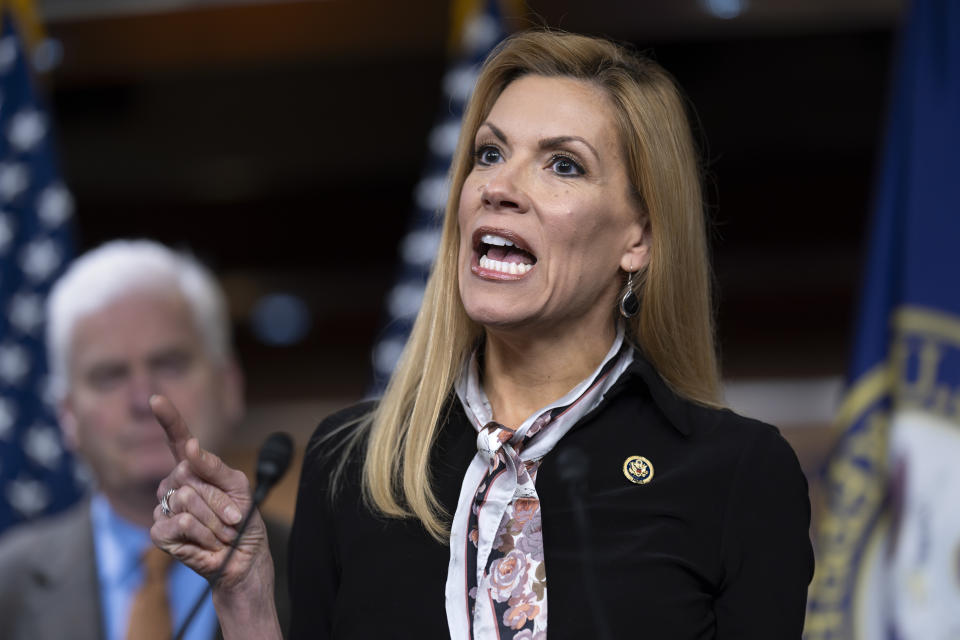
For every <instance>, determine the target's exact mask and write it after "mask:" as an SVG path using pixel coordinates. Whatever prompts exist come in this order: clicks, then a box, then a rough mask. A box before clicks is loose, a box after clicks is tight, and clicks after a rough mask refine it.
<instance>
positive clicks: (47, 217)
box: [37, 183, 73, 229]
mask: <svg viewBox="0 0 960 640" xmlns="http://www.w3.org/2000/svg"><path fill="white" fill-rule="evenodd" d="M37 215H38V216H40V220H42V221H43V224H45V225H47V228H49V229H55V228H56V227H59V226H60V225H61V224H63V223H64V222H66V221H67V219H68V218H69V217H70V216H71V215H73V196H72V195H70V191H69V190H68V189H67V188H66V187H65V186H63V184H60V183H57V184H52V185H50V186H49V187H47V188H46V189H44V190H43V191H41V192H40V196H39V197H38V198H37Z"/></svg>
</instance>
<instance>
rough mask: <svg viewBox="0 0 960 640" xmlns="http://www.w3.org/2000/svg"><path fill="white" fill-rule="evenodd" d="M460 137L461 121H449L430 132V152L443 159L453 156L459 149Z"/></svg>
mask: <svg viewBox="0 0 960 640" xmlns="http://www.w3.org/2000/svg"><path fill="white" fill-rule="evenodd" d="M459 137H460V121H459V120H447V121H446V122H444V123H443V124H441V125H438V126H436V127H434V129H433V131H431V132H430V151H432V152H433V153H434V154H435V155H438V156H442V157H447V156H452V155H453V152H454V151H456V149H457V139H458V138H459Z"/></svg>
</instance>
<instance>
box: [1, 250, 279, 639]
mask: <svg viewBox="0 0 960 640" xmlns="http://www.w3.org/2000/svg"><path fill="white" fill-rule="evenodd" d="M47 311H48V313H47V315H48V325H47V342H48V350H49V354H50V370H51V378H52V380H51V382H52V385H53V390H54V393H55V394H56V397H57V399H58V415H59V420H60V425H61V428H62V430H63V435H64V440H65V442H66V443H67V445H68V446H69V447H70V448H71V449H72V450H73V451H75V452H76V453H77V454H78V456H79V457H80V458H81V459H82V460H84V461H85V462H86V463H87V464H88V465H89V467H90V470H91V471H92V473H93V476H94V479H95V480H96V486H95V491H94V493H93V496H92V498H91V499H90V500H88V501H85V502H83V503H82V504H80V505H79V506H77V507H75V508H73V509H71V510H70V511H68V512H66V513H64V514H61V515H59V516H56V517H54V518H51V519H48V520H45V521H42V522H37V523H33V524H28V525H24V526H22V527H19V528H16V529H14V530H13V531H12V532H10V533H9V534H8V535H7V536H5V538H4V539H0V639H2V640H6V639H11V640H13V639H17V640H19V639H27V638H30V639H33V640H45V639H53V638H57V639H61V638H72V639H90V640H132V639H133V638H137V639H138V640H139V639H142V638H150V637H154V636H156V637H158V638H170V637H171V632H172V630H176V629H177V628H178V627H179V626H180V624H181V623H182V621H183V620H184V619H185V618H186V617H187V615H188V611H189V610H190V608H191V606H192V605H193V603H194V601H195V600H196V598H197V597H198V595H199V594H200V593H201V592H202V591H203V589H204V588H205V586H206V581H205V580H204V579H203V578H201V577H200V576H198V575H196V574H195V573H193V572H192V571H191V570H189V569H187V568H186V567H184V566H183V565H180V564H176V563H173V564H172V565H169V560H167V558H168V556H165V555H164V554H162V553H161V554H159V556H158V554H157V553H156V552H157V551H158V550H156V549H155V548H154V547H153V546H152V544H151V542H150V537H149V528H150V526H151V525H152V524H153V511H154V508H155V507H156V505H157V495H156V492H157V486H158V484H159V482H160V480H161V479H162V478H163V477H164V476H165V475H167V474H168V473H169V472H170V471H171V469H172V468H173V464H174V459H173V455H172V454H171V452H170V450H169V448H168V446H167V442H166V438H165V436H164V432H163V429H161V428H160V426H159V425H158V424H157V422H156V419H155V418H154V417H153V413H152V412H151V410H150V406H149V404H148V401H149V398H150V396H151V395H153V394H154V393H162V394H164V395H166V396H167V397H168V398H170V399H171V400H172V401H173V402H174V403H175V404H176V406H177V407H178V408H179V410H180V412H181V413H182V414H183V417H184V419H185V420H186V421H187V424H189V425H190V428H191V429H192V430H193V433H194V434H195V435H196V436H197V438H198V439H199V440H200V443H201V445H202V446H203V447H205V448H209V449H212V450H214V451H217V450H219V449H220V448H221V445H222V444H223V443H224V441H225V439H226V438H227V437H229V434H230V432H231V430H232V428H233V427H235V426H236V425H237V423H238V422H239V421H240V419H241V418H242V416H243V411H244V403H243V394H242V391H243V390H242V376H241V372H240V370H239V368H238V366H237V363H236V361H235V359H234V357H233V353H232V350H231V347H230V332H229V323H228V318H227V312H226V304H225V300H224V296H223V293H222V292H221V291H220V289H219V288H218V286H217V285H216V283H215V281H214V279H213V277H212V276H211V274H210V273H209V272H208V271H207V270H206V269H205V268H203V267H202V266H201V265H200V264H199V263H197V262H196V261H195V260H193V259H192V258H190V257H188V256H185V255H181V254H178V253H175V252H173V251H171V250H169V249H167V248H166V247H164V246H162V245H159V244H156V243H154V242H150V241H114V242H110V243H108V244H106V245H104V246H102V247H100V248H98V249H95V250H93V251H91V252H89V253H87V254H85V255H84V256H82V257H80V258H79V259H78V260H76V261H75V262H74V263H73V265H72V266H71V267H70V269H69V270H68V271H67V272H66V273H65V274H64V275H63V277H62V278H61V279H60V280H59V281H58V282H57V283H56V284H55V285H54V288H53V290H52V292H51V295H50V299H49V304H48V309H47ZM268 530H269V533H268V535H269V538H270V544H271V548H272V550H273V553H274V554H275V555H274V559H275V561H276V564H277V582H276V584H277V588H278V592H279V591H281V590H285V588H286V575H285V569H286V559H285V553H284V549H283V547H285V545H286V532H285V531H284V530H282V528H277V527H271V526H269V525H268ZM151 550H153V551H152V552H151ZM148 552H150V553H148ZM278 553H279V555H276V554H278ZM279 600H280V602H278V608H279V610H281V611H284V610H285V602H284V598H279ZM151 634H153V635H151ZM216 635H218V629H217V622H216V615H215V612H214V610H213V605H212V603H211V602H210V599H209V597H208V598H207V602H206V603H205V604H204V606H203V608H202V609H201V611H200V613H199V615H198V616H197V618H196V619H195V620H194V621H193V624H192V625H191V627H190V629H189V632H188V634H187V635H186V638H187V640H209V639H210V638H213V637H215V636H216Z"/></svg>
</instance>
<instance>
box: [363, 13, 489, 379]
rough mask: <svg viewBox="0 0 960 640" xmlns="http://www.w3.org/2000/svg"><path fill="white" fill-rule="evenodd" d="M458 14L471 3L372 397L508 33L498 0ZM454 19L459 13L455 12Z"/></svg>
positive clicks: (408, 320) (415, 294)
mask: <svg viewBox="0 0 960 640" xmlns="http://www.w3.org/2000/svg"><path fill="white" fill-rule="evenodd" d="M453 5H454V12H453V13H454V14H456V13H457V10H463V9H464V7H465V5H472V7H470V8H472V9H473V11H467V13H468V15H467V16H466V19H465V20H464V22H463V25H462V30H461V31H460V34H459V38H458V42H459V49H460V51H459V54H458V55H457V56H456V57H455V59H454V60H453V61H452V63H451V64H450V66H449V67H448V69H447V72H446V74H445V75H444V78H443V98H442V101H441V106H440V111H439V113H438V116H437V121H436V124H435V125H434V127H433V129H432V130H431V132H430V137H429V155H428V158H427V162H426V166H425V168H424V173H423V177H422V178H421V179H420V182H419V183H418V184H417V186H416V189H415V191H414V201H415V202H414V209H413V212H412V215H411V219H410V226H409V228H408V230H407V234H406V236H404V238H403V240H402V241H401V244H400V268H399V274H400V275H399V276H398V278H397V280H396V282H395V283H394V286H393V288H392V289H391V290H390V293H389V294H388V295H387V302H386V307H387V309H386V312H387V322H386V326H385V328H384V329H383V330H382V331H381V333H380V336H379V339H378V341H377V343H376V344H375V345H374V348H373V369H374V383H373V389H372V395H379V394H380V393H381V392H382V391H383V388H384V387H385V386H386V383H387V380H388V379H389V378H390V374H391V373H392V372H393V369H394V367H395V366H396V365H397V362H398V361H399V359H400V354H401V352H402V351H403V347H404V345H405V344H406V342H407V337H408V336H409V335H410V330H411V329H412V328H413V321H414V319H416V317H417V312H418V311H419V310H420V303H421V302H422V301H423V292H424V289H425V287H426V284H427V277H428V276H429V275H430V267H431V266H432V265H433V259H434V256H436V253H437V247H438V246H439V244H440V228H441V226H442V224H443V219H442V217H441V215H442V213H443V208H444V206H445V205H446V203H447V194H448V192H449V184H448V176H447V172H448V170H449V168H450V163H451V161H452V160H453V152H454V150H455V148H456V146H457V138H458V137H459V135H460V121H461V119H462V118H463V112H464V109H465V107H466V105H467V100H468V99H469V98H470V94H471V93H472V92H473V87H474V85H475V84H476V81H477V75H478V73H479V71H480V65H481V63H482V62H483V60H484V59H485V58H486V57H487V54H489V53H490V50H491V49H493V47H494V46H495V45H496V44H497V43H498V42H500V40H502V39H503V38H504V37H505V35H506V33H505V31H504V28H503V19H502V15H501V11H500V3H499V2H498V0H483V1H481V2H475V1H474V2H454V3H453ZM455 17H456V15H455Z"/></svg>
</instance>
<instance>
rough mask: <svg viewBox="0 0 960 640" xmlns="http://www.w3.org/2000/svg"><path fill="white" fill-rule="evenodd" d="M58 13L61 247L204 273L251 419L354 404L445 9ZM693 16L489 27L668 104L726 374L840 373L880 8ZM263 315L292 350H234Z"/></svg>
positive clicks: (764, 4)
mask: <svg viewBox="0 0 960 640" xmlns="http://www.w3.org/2000/svg"><path fill="white" fill-rule="evenodd" d="M71 2H72V3H73V4H67V3H57V2H52V1H51V2H48V3H46V9H47V11H48V13H50V16H48V18H49V20H48V30H49V34H50V35H51V36H53V37H55V38H56V39H57V40H58V41H59V42H60V43H61V44H62V46H63V60H62V63H61V64H60V66H59V67H58V68H57V70H56V71H55V72H54V73H53V77H52V84H51V89H52V96H51V99H52V107H53V111H54V116H55V120H56V124H57V126H58V134H59V140H60V149H61V154H62V162H63V170H64V173H65V176H66V179H67V182H68V184H69V186H70V188H71V189H72V190H73V193H74V195H75V197H76V201H77V230H78V244H79V247H78V248H79V249H81V250H83V249H87V248H90V247H92V246H95V245H97V244H99V243H101V242H103V241H104V240H107V239H110V238H114V237H118V236H152V237H155V238H158V239H160V240H162V241H164V242H168V243H172V244H174V245H178V246H184V247H189V248H191V249H192V250H193V251H194V252H196V253H197V254H198V255H199V256H200V257H202V258H203V259H204V260H206V261H208V262H209V263H211V264H212V265H213V266H214V267H215V268H216V269H217V271H218V273H219V274H220V275H221V276H222V278H223V281H224V283H225V285H226V286H227V288H228V291H229V293H230V296H231V300H232V306H233V310H232V311H233V315H234V318H235V321H236V327H237V337H238V341H239V345H240V353H241V356H242V358H243V360H244V362H245V364H246V365H247V369H248V372H249V382H250V384H249V391H250V394H251V400H252V401H254V402H256V401H261V400H262V401H269V402H273V401H286V400H296V399H298V398H303V397H315V396H316V395H318V394H319V395H323V396H330V397H345V398H349V397H352V396H358V395H360V394H362V393H363V390H364V389H365V387H366V385H367V381H368V375H369V355H368V354H369V347H370V344H371V342H372V340H373V338H374V336H375V334H376V331H377V329H378V326H379V323H380V322H381V319H382V310H381V308H382V301H383V299H384V296H385V293H386V291H387V289H388V288H389V286H390V285H391V284H392V280H393V273H394V266H395V264H396V248H397V244H398V242H399V239H400V237H401V236H402V234H403V231H404V229H405V226H406V223H407V219H408V214H409V212H410V211H411V194H412V190H413V187H414V185H415V183H416V181H417V180H418V178H419V176H420V173H421V165H422V159H423V158H424V156H425V142H426V137H427V133H428V131H429V128H430V126H431V124H432V122H433V120H434V115H435V114H436V112H437V107H438V104H439V97H440V87H441V80H442V75H443V72H444V69H445V61H446V58H447V53H448V46H447V42H448V34H447V31H448V21H449V8H448V6H447V3H446V2H443V1H442V0H410V1H406V2H402V3H395V2H389V1H387V0H382V1H379V2H377V1H373V0H367V1H358V2H346V1H329V2H282V3H234V4H231V3H224V4H220V3H202V2H194V3H189V2H188V3H186V5H185V6H184V7H182V8H180V9H177V10H161V9H162V4H161V5H158V7H157V8H154V7H153V6H152V5H151V3H150V2H142V3H136V2H128V3H115V2H114V3H111V2H109V1H108V0H102V1H101V2H99V3H98V2H96V1H95V0H71ZM735 4H736V3H735ZM41 7H44V3H41ZM98 7H99V8H98ZM135 8H137V9H139V10H133V9H135ZM706 8H707V6H706V4H705V3H700V2H696V1H694V0H683V1H675V0H657V1H653V0H649V1H646V2H629V1H627V0H602V1H594V2H590V3H581V2H573V1H572V0H571V1H569V2H545V1H532V2H530V3H528V10H527V12H525V13H523V14H520V15H519V16H515V17H514V20H513V21H512V22H511V24H514V25H521V26H522V25H525V24H527V25H529V24H546V25H549V26H552V27H560V28H564V29H568V30H573V31H582V32H587V33H596V34H603V35H607V36H610V37H613V38H616V39H618V40H621V41H626V42H630V43H633V45H634V46H636V47H637V48H638V49H639V50H641V51H644V52H646V53H648V54H649V55H651V56H652V57H654V58H655V59H656V60H658V61H659V62H660V63H662V64H663V66H665V67H666V68H667V69H668V70H670V71H671V72H672V73H673V74H674V75H675V76H676V77H677V79H678V80H679V83H680V84H681V86H682V87H683V88H684V90H685V91H686V92H687V94H688V96H689V98H690V103H691V106H692V110H693V112H694V113H695V117H696V128H697V134H698V138H699V139H700V141H701V147H702V149H703V151H704V168H705V172H706V183H707V189H706V193H707V197H708V205H709V214H710V217H711V219H712V221H713V230H712V245H713V251H714V258H715V268H716V277H717V284H718V287H717V294H718V295H717V298H718V311H719V313H718V318H719V336H720V343H721V345H722V349H723V362H724V370H725V374H726V375H727V376H728V377H731V378H742V377H750V378H757V377H761V378H762V377H771V376H772V377H777V376H820V375H836V374H839V373H842V371H843V370H844V363H845V360H846V354H847V342H848V336H849V331H850V325H851V321H852V319H851V313H852V309H853V307H854V304H855V300H856V290H857V285H858V282H859V270H860V267H859V265H860V257H861V253H862V247H863V241H864V234H865V229H866V222H867V219H868V211H869V203H870V193H871V188H872V185H871V178H872V175H873V167H874V164H875V158H876V156H877V152H878V142H879V140H880V139H881V132H882V123H883V114H884V104H885V101H886V100H885V98H886V92H887V80H888V77H889V75H890V70H889V67H890V64H891V59H892V55H893V50H894V45H895V30H896V28H897V26H898V25H897V21H898V19H899V15H900V6H899V2H893V1H884V2H872V3H868V2H855V1H853V0H844V1H837V2H822V3H820V4H819V5H818V3H817V2H800V1H799V0H798V1H796V2H794V1H792V0H790V1H788V0H765V1H761V0H754V1H753V2H751V3H749V4H748V5H746V9H745V11H744V13H743V14H742V15H741V16H739V17H736V18H734V19H730V20H723V19H719V18H716V17H713V16H711V15H710V13H709V12H708V11H707V10H706ZM276 291H288V292H293V293H296V294H298V295H300V296H302V297H303V299H304V300H305V301H306V302H307V304H308V306H309V307H310V309H311V311H312V319H313V322H312V324H311V330H310V332H309V333H308V335H307V337H306V339H305V340H304V341H302V342H301V343H299V344H297V345H295V346H287V347H268V346H266V345H263V344H261V343H259V342H258V341H257V339H256V338H255V337H254V335H253V334H252V333H251V331H250V330H249V324H248V315H249V313H250V310H251V308H252V306H253V304H254V303H255V301H256V300H257V299H258V298H259V297H260V296H261V295H263V294H265V293H270V292H276Z"/></svg>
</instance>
